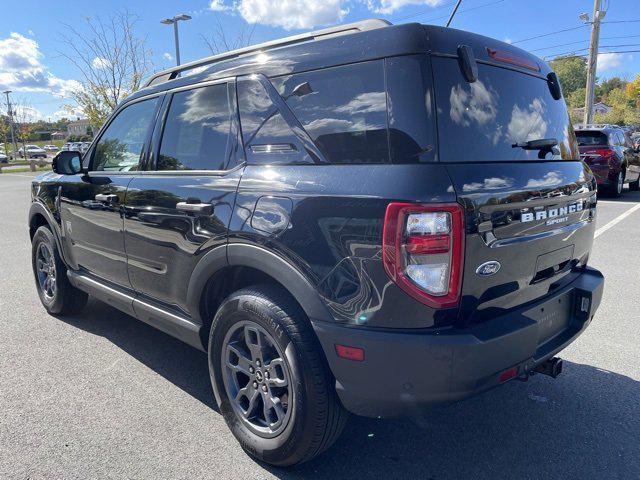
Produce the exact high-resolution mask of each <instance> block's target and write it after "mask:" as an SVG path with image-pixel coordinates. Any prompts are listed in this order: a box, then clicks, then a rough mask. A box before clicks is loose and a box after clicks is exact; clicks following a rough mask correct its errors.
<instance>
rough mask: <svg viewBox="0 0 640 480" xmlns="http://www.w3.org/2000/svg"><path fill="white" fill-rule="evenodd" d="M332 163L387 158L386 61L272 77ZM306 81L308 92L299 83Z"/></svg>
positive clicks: (380, 161) (381, 160) (374, 161)
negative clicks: (301, 88) (303, 90)
mask: <svg viewBox="0 0 640 480" xmlns="http://www.w3.org/2000/svg"><path fill="white" fill-rule="evenodd" d="M272 83H273V84H274V86H275V87H276V89H277V90H278V93H280V96H281V97H282V98H283V99H284V100H285V101H286V102H287V105H288V106H289V108H291V110H292V111H293V113H294V114H295V116H296V118H297V119H298V120H299V121H300V123H301V124H302V126H303V127H304V129H305V130H306V131H307V133H308V134H309V136H310V137H311V139H312V140H313V142H314V143H315V144H316V145H317V147H318V148H319V149H320V151H321V152H322V154H323V155H324V156H325V157H326V159H327V160H328V161H329V162H330V163H336V164H337V163H386V162H388V161H389V144H388V141H387V96H386V91H385V85H384V63H383V61H382V60H377V61H372V62H364V63H358V64H353V65H345V66H340V67H331V68H326V69H323V70H316V71H312V72H306V73H298V74H295V75H289V76H286V77H279V78H274V79H272ZM304 83H306V84H307V86H308V88H307V89H306V90H305V92H304V93H303V94H296V91H295V90H296V87H298V86H299V85H301V84H304Z"/></svg>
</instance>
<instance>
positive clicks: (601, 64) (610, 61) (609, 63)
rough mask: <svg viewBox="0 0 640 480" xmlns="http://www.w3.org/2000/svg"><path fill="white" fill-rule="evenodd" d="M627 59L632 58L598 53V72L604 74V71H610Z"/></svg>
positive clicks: (630, 57) (630, 56)
mask: <svg viewBox="0 0 640 480" xmlns="http://www.w3.org/2000/svg"><path fill="white" fill-rule="evenodd" d="M627 58H628V59H629V60H631V59H632V58H633V56H632V55H624V54H622V53H599V54H598V72H604V71H605V70H611V69H612V68H616V67H619V66H620V65H622V62H623V61H624V60H626V59H627Z"/></svg>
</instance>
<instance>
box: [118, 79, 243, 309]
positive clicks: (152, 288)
mask: <svg viewBox="0 0 640 480" xmlns="http://www.w3.org/2000/svg"><path fill="white" fill-rule="evenodd" d="M235 98H236V97H235V85H234V83H233V82H226V81H225V82H219V83H215V84H207V85H205V86H195V87H189V88H188V89H184V88H183V89H180V90H178V91H175V92H173V93H170V94H167V98H166V100H165V105H164V107H163V112H162V117H164V122H163V121H162V120H160V121H159V123H158V125H157V126H156V129H155V130H154V134H153V140H152V159H151V161H150V169H151V171H148V172H145V175H142V176H138V177H136V178H135V179H134V180H133V181H132V182H131V183H130V184H129V188H128V190H127V199H126V205H125V209H124V211H125V245H126V251H127V257H128V272H129V278H130V280H131V284H132V286H133V288H134V289H135V290H136V292H137V293H139V294H140V295H142V296H143V298H145V299H146V300H151V301H153V302H155V303H159V304H162V305H163V306H165V307H169V308H173V309H174V310H177V311H178V312H184V313H187V314H188V313H189V312H188V311H187V305H186V295H187V288H188V285H189V279H190V278H191V274H192V272H193V269H194V267H195V265H196V264H197V262H198V261H199V260H200V258H201V257H202V256H203V255H204V254H205V253H206V252H207V251H209V250H210V249H211V248H214V247H216V246H220V245H223V244H225V243H226V241H227V229H228V225H229V219H230V217H231V213H232V211H233V204H234V201H235V196H236V190H237V188H238V183H239V181H240V176H241V174H242V169H243V163H244V157H243V153H242V148H241V142H240V140H239V135H240V133H239V125H238V119H237V109H236V100H235ZM163 123H164V126H163V125H162V124H163Z"/></svg>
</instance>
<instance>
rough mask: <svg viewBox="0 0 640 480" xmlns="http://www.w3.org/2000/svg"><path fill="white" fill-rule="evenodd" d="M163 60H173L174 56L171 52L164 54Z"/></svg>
mask: <svg viewBox="0 0 640 480" xmlns="http://www.w3.org/2000/svg"><path fill="white" fill-rule="evenodd" d="M162 58H164V59H165V60H168V61H171V60H173V56H172V55H171V54H170V53H169V52H164V53H163V54H162Z"/></svg>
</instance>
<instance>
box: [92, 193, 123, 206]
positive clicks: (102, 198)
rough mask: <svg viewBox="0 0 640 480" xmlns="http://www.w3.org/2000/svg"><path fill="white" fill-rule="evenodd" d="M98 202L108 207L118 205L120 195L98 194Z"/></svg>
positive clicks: (96, 197)
mask: <svg viewBox="0 0 640 480" xmlns="http://www.w3.org/2000/svg"><path fill="white" fill-rule="evenodd" d="M95 199H96V202H101V203H106V204H108V205H113V204H114V203H118V195H116V194H114V193H110V194H106V193H98V194H97V195H96V196H95Z"/></svg>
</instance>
